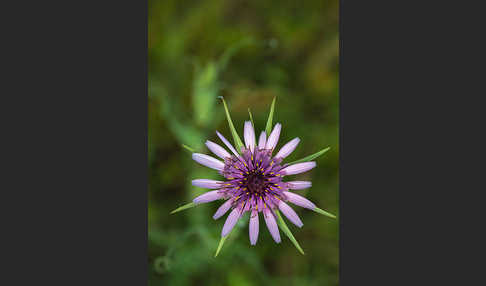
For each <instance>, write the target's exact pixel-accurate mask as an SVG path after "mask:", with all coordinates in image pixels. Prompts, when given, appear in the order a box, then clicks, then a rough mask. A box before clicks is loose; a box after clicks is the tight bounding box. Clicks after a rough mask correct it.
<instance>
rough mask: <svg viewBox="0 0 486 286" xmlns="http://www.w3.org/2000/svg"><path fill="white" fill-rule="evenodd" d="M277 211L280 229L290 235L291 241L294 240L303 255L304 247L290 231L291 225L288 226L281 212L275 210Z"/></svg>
mask: <svg viewBox="0 0 486 286" xmlns="http://www.w3.org/2000/svg"><path fill="white" fill-rule="evenodd" d="M275 213H276V214H277V223H278V226H279V227H280V229H281V230H282V231H283V232H284V233H285V234H286V235H287V236H288V238H289V239H290V241H292V243H293V244H294V246H295V248H297V250H298V251H299V252H300V253H302V255H305V253H304V250H302V248H301V247H300V245H299V243H298V242H297V240H296V239H295V237H294V235H293V234H292V232H291V231H290V229H289V227H288V226H287V224H286V223H285V221H284V220H283V218H282V216H281V215H280V212H279V211H278V210H275Z"/></svg>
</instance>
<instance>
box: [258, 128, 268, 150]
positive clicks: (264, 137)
mask: <svg viewBox="0 0 486 286" xmlns="http://www.w3.org/2000/svg"><path fill="white" fill-rule="evenodd" d="M266 144H267V133H266V132H265V131H262V133H261V134H260V138H258V149H265V145H266Z"/></svg>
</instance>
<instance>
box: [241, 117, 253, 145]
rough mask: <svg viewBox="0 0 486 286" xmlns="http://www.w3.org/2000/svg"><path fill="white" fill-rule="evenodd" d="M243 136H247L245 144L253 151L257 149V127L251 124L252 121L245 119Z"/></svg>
mask: <svg viewBox="0 0 486 286" xmlns="http://www.w3.org/2000/svg"><path fill="white" fill-rule="evenodd" d="M243 135H244V136H243V137H244V138H245V146H246V148H248V149H250V150H251V152H253V150H254V149H255V129H254V128H253V125H252V124H251V121H245V129H244V131H243Z"/></svg>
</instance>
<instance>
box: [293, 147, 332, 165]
mask: <svg viewBox="0 0 486 286" xmlns="http://www.w3.org/2000/svg"><path fill="white" fill-rule="evenodd" d="M330 149H331V147H327V148H324V149H322V150H321V151H319V152H316V153H314V154H312V155H309V156H307V157H304V158H302V159H299V160H296V161H293V162H291V163H289V164H290V165H292V164H297V163H302V162H308V161H312V160H314V159H315V158H317V157H319V156H321V155H322V154H324V153H326V152H327V151H329V150H330Z"/></svg>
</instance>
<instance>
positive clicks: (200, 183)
mask: <svg viewBox="0 0 486 286" xmlns="http://www.w3.org/2000/svg"><path fill="white" fill-rule="evenodd" d="M223 183H224V182H221V181H215V180H208V179H196V180H192V185H193V186H196V187H200V188H207V189H219V188H220V187H221V184H223Z"/></svg>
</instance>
